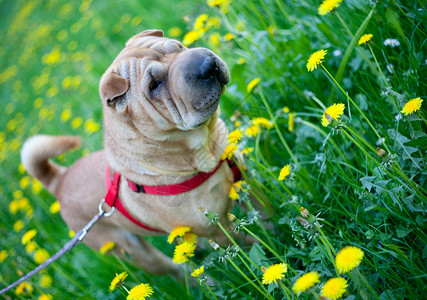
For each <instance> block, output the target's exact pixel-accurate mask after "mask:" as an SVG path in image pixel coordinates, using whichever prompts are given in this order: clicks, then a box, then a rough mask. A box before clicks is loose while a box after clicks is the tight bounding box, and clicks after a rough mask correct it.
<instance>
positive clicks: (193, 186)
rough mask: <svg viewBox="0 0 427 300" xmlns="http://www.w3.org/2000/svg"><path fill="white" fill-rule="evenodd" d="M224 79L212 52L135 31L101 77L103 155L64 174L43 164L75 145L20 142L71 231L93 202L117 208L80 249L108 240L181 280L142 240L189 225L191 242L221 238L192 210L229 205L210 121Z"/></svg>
mask: <svg viewBox="0 0 427 300" xmlns="http://www.w3.org/2000/svg"><path fill="white" fill-rule="evenodd" d="M229 79H230V75H229V70H228V67H227V65H226V64H225V62H224V61H223V60H221V59H220V58H219V57H218V56H217V55H216V54H214V53H213V52H212V51H210V50H208V49H205V48H194V49H187V48H186V47H184V46H183V45H182V44H181V43H180V42H178V41H176V40H173V39H169V38H165V37H163V32H162V31H160V30H146V31H143V32H141V33H139V34H137V35H135V36H134V37H132V38H131V39H130V40H129V41H128V42H127V43H126V47H125V48H124V49H123V50H122V51H121V52H120V53H119V54H118V56H117V57H116V59H115V60H114V61H113V63H112V64H111V66H110V67H109V68H108V69H107V70H106V72H105V73H104V75H103V76H102V78H101V81H100V85H99V93H100V97H101V100H102V105H103V116H104V117H103V125H104V149H103V150H101V151H98V152H94V153H91V154H89V155H87V156H84V157H82V158H80V159H79V160H78V161H77V162H75V163H74V164H73V165H71V166H70V167H68V168H67V167H64V166H60V165H58V164H56V163H54V162H52V161H51V160H50V158H53V157H55V156H58V155H60V154H62V153H64V152H66V151H68V150H71V149H73V148H75V147H77V146H79V144H80V139H79V138H78V137H70V136H46V135H38V136H34V137H31V138H30V139H28V140H27V141H26V143H25V144H24V146H23V149H22V153H21V155H22V163H23V165H24V167H25V169H26V170H27V171H28V173H29V174H31V175H32V176H34V177H35V178H37V179H38V180H39V181H40V182H41V183H42V184H43V185H44V186H45V187H46V188H47V190H48V191H49V192H50V193H52V194H53V195H54V196H55V197H56V198H57V199H58V201H59V203H60V206H61V215H62V218H63V219H64V221H65V222H66V223H67V224H68V226H69V227H70V228H71V229H72V230H74V231H76V232H77V231H79V230H81V229H82V228H83V227H84V226H85V225H86V224H87V223H88V222H89V221H90V220H91V219H92V218H93V216H94V215H96V214H97V213H98V205H99V204H100V201H101V199H103V198H106V199H105V202H107V203H105V204H103V208H104V209H105V211H109V210H110V209H111V208H110V207H109V206H108V205H110V206H113V205H115V208H116V209H117V210H118V211H117V210H116V211H115V212H114V213H113V214H112V215H111V216H109V217H108V218H107V217H104V218H102V219H101V220H100V221H99V222H98V223H97V224H96V225H95V226H94V227H93V228H92V229H91V230H90V231H89V233H88V235H87V236H86V237H85V239H84V243H85V244H86V245H88V246H90V247H92V248H94V249H100V247H101V246H103V245H104V244H105V243H106V242H108V241H114V242H115V243H116V247H115V248H114V249H115V251H116V252H117V254H118V255H121V256H125V255H124V253H127V254H128V255H130V257H131V258H132V260H133V262H134V263H136V264H137V265H139V266H141V267H142V268H143V269H145V270H146V271H147V272H151V273H155V274H164V273H168V274H174V275H176V276H178V277H181V276H180V274H181V273H182V271H181V270H180V268H178V267H177V265H175V264H174V263H172V261H171V259H170V258H169V257H167V256H166V255H164V254H163V253H162V252H161V251H159V250H158V249H156V248H155V247H154V246H152V245H151V244H150V243H149V242H147V241H146V240H144V239H143V238H142V237H141V236H153V235H160V234H167V233H169V232H171V231H172V230H173V229H174V228H176V227H177V226H190V227H191V228H192V232H194V233H196V234H197V235H199V236H202V237H214V238H218V239H220V238H221V237H220V233H219V232H218V231H216V230H214V229H213V227H212V226H210V225H209V220H208V218H206V217H205V216H204V215H203V213H201V212H200V210H199V208H200V207H202V208H204V209H206V210H208V211H211V212H212V213H214V214H217V215H218V216H219V217H220V218H224V217H225V215H226V213H227V212H228V211H229V210H230V209H231V201H230V200H229V197H228V192H229V189H230V187H231V185H232V183H233V180H235V177H236V174H237V173H238V172H235V171H236V170H235V169H236V165H233V162H232V161H231V162H230V161H227V162H225V163H223V161H221V155H222V154H223V152H224V149H225V147H226V145H227V134H228V132H227V129H226V127H225V124H224V122H223V121H222V120H221V119H220V118H219V117H218V116H219V106H218V104H219V100H220V97H221V95H222V94H223V92H224V89H225V85H226V84H227V83H228V82H229ZM237 176H238V175H237ZM111 186H113V188H111ZM111 190H113V196H111V195H110V196H111V197H110V196H108V193H110V192H111ZM114 190H115V191H117V190H118V195H117V193H116V194H114ZM107 192H108V193H107ZM106 195H107V196H106ZM107 197H109V198H112V199H109V200H107ZM116 200H117V201H116ZM109 201H110V202H111V201H113V202H114V201H116V203H115V204H114V203H113V204H112V203H109ZM128 255H126V257H129V256H128Z"/></svg>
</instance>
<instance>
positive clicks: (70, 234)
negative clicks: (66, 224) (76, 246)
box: [68, 230, 76, 238]
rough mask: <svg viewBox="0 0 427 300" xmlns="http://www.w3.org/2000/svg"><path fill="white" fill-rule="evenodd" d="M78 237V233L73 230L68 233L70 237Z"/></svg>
mask: <svg viewBox="0 0 427 300" xmlns="http://www.w3.org/2000/svg"><path fill="white" fill-rule="evenodd" d="M75 235H76V233H75V232H74V231H72V230H70V231H68V237H70V238H73V237H74V236H75Z"/></svg>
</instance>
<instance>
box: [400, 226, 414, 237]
mask: <svg viewBox="0 0 427 300" xmlns="http://www.w3.org/2000/svg"><path fill="white" fill-rule="evenodd" d="M411 231H412V229H408V228H405V227H403V226H402V225H399V227H398V228H397V229H396V234H397V237H398V238H404V237H405V236H407V235H408V234H409V233H410V232H411Z"/></svg>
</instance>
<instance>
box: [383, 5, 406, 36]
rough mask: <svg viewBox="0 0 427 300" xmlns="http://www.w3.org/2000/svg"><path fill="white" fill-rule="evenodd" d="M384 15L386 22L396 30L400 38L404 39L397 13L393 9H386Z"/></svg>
mask: <svg viewBox="0 0 427 300" xmlns="http://www.w3.org/2000/svg"><path fill="white" fill-rule="evenodd" d="M386 17H387V22H388V23H389V24H390V25H391V26H392V27H393V28H394V29H395V30H396V32H397V33H398V34H399V35H400V37H401V38H402V40H405V34H404V33H403V29H402V26H401V25H400V21H399V14H398V13H397V12H396V11H395V10H392V9H387V12H386Z"/></svg>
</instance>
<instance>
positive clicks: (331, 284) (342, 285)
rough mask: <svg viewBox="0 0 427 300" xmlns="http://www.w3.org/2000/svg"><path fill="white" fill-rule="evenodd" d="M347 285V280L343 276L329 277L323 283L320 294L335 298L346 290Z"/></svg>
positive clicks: (339, 296) (333, 299) (334, 299)
mask: <svg viewBox="0 0 427 300" xmlns="http://www.w3.org/2000/svg"><path fill="white" fill-rule="evenodd" d="M347 286H348V283H347V280H345V279H344V278H342V277H338V278H331V279H329V280H328V281H326V282H325V284H324V285H323V288H322V293H321V296H324V297H327V298H329V299H331V300H336V299H338V298H341V296H342V295H343V294H344V293H345V292H346V290H347Z"/></svg>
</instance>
